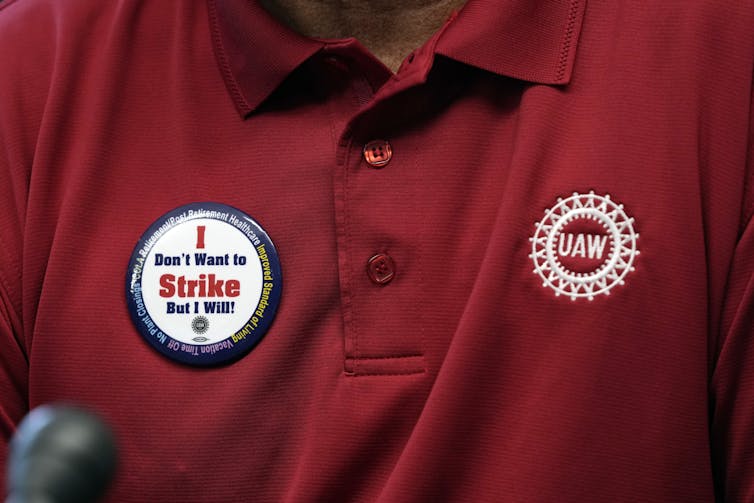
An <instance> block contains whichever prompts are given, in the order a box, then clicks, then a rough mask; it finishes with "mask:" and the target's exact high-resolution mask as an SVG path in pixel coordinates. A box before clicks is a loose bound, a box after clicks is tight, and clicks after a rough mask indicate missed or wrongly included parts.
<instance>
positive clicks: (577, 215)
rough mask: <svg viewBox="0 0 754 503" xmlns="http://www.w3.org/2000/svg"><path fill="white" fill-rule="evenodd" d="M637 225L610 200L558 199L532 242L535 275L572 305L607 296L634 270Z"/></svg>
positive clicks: (592, 196) (591, 197)
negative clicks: (573, 302) (571, 302)
mask: <svg viewBox="0 0 754 503" xmlns="http://www.w3.org/2000/svg"><path fill="white" fill-rule="evenodd" d="M633 223H634V219H633V218H631V217H629V216H628V215H626V212H625V211H624V210H623V205H622V204H616V203H615V202H614V201H612V200H611V199H610V195H609V194H605V195H604V196H600V195H597V194H595V193H594V192H593V191H592V192H589V194H579V193H578V192H574V193H573V195H572V196H570V197H568V198H565V199H563V198H558V201H557V203H556V204H555V206H553V207H552V208H550V209H548V210H546V211H545V216H544V218H543V219H542V220H541V221H540V222H537V223H536V224H535V225H536V231H535V232H534V236H532V237H530V238H529V241H531V244H532V245H531V254H530V255H529V258H531V259H532V261H533V262H534V273H536V274H538V275H539V277H540V278H542V280H543V282H542V286H544V287H549V288H551V289H553V290H554V291H555V295H567V296H569V297H570V298H571V300H576V299H579V298H587V299H589V300H594V297H595V296H596V295H600V294H605V295H609V294H610V290H612V289H613V288H614V287H615V286H617V285H623V284H624V283H625V281H624V278H625V277H626V275H627V274H628V273H630V272H631V271H633V270H634V269H635V268H634V266H633V264H634V260H635V259H636V256H637V255H639V250H637V248H636V240H637V239H638V238H639V234H637V233H636V232H634V226H633Z"/></svg>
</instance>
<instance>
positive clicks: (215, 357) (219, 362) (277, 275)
mask: <svg viewBox="0 0 754 503" xmlns="http://www.w3.org/2000/svg"><path fill="white" fill-rule="evenodd" d="M200 209H201V210H207V211H219V212H226V213H232V214H234V215H235V216H236V217H237V218H239V219H240V220H243V221H246V222H248V223H249V225H250V226H251V227H252V230H253V231H254V234H255V235H256V236H257V237H258V238H259V240H260V244H264V245H265V251H266V252H267V258H268V260H269V262H270V271H271V273H272V277H273V278H274V279H275V280H276V283H275V284H274V287H273V289H272V291H271V292H270V294H269V300H268V305H267V307H266V308H265V316H264V317H263V318H261V319H260V320H259V323H258V325H257V326H256V327H255V328H254V332H253V333H252V334H249V335H247V336H246V337H245V338H244V339H242V340H241V341H238V342H236V343H233V344H234V345H233V347H232V348H230V349H228V350H221V351H216V352H215V353H212V352H206V353H201V352H200V354H199V355H198V357H196V356H191V355H190V354H189V353H187V352H184V351H173V350H172V349H168V342H169V341H175V342H177V343H179V344H180V343H181V341H178V340H177V339H175V338H173V337H171V336H170V335H169V334H168V333H166V332H165V331H164V330H162V328H160V327H159V326H158V325H157V322H155V321H154V320H152V323H154V326H155V327H156V328H157V329H158V331H159V332H158V333H160V334H163V335H164V336H165V342H160V341H159V338H158V337H156V336H155V335H154V334H150V333H149V330H148V329H147V328H146V326H145V325H144V323H143V320H142V316H143V315H142V316H139V314H138V312H139V305H138V302H137V301H136V291H135V286H136V285H138V292H139V293H140V292H141V288H142V285H141V279H142V277H141V274H139V278H137V279H135V278H134V276H135V271H134V268H135V266H136V265H137V262H138V258H139V256H140V253H139V251H140V250H142V249H143V248H144V246H145V244H146V243H147V242H148V241H149V240H150V238H151V237H152V236H154V235H155V234H156V233H157V231H158V230H159V229H160V228H161V227H163V226H164V225H165V224H166V223H169V222H170V219H171V218H177V217H179V216H181V215H182V214H183V213H185V212H187V211H188V210H200ZM202 218H212V217H207V216H206V215H203V214H198V215H196V216H192V217H188V218H185V219H182V221H181V222H179V223H178V224H182V223H185V222H189V221H191V220H197V219H202ZM221 221H222V220H221ZM225 223H227V222H225ZM178 224H176V225H178ZM228 225H230V226H231V227H235V226H233V225H232V224H230V223H228ZM173 227H174V226H173ZM170 228H172V227H170ZM170 228H169V229H167V230H165V231H164V232H163V234H165V233H167V231H168V230H170ZM235 228H236V230H238V231H239V232H243V231H241V230H240V229H238V228H237V227H235ZM245 237H246V238H247V239H248V236H245ZM159 239H160V238H159V237H158V238H157V239H155V240H154V242H153V243H152V245H151V246H149V248H148V249H147V251H146V253H145V255H144V258H145V259H146V257H147V256H148V255H149V251H150V250H151V248H152V247H153V246H154V245H155V244H156V243H157V241H159ZM250 242H251V245H252V247H253V248H254V249H255V250H256V248H257V246H258V245H254V243H253V242H252V241H251V240H250ZM142 268H143V266H142ZM263 283H264V281H263ZM282 289H283V276H282V268H281V264H280V259H279V257H278V252H277V248H276V247H275V244H274V243H273V241H272V239H271V238H270V236H269V234H267V231H265V230H264V228H263V227H262V226H261V225H260V224H259V223H258V222H257V221H256V220H255V219H253V218H252V217H251V216H250V215H248V214H247V213H246V212H244V211H242V210H240V209H238V208H236V207H234V206H230V205H228V204H224V203H217V202H212V201H207V202H193V203H189V204H185V205H182V206H179V207H177V208H174V209H172V210H170V211H168V212H167V213H164V214H163V215H161V216H160V217H158V218H157V219H156V220H155V221H154V222H153V223H152V224H151V225H150V226H149V227H148V228H147V230H146V231H144V232H143V233H142V234H141V237H140V238H139V240H138V241H137V242H136V245H135V246H134V249H133V252H132V253H131V257H130V259H129V262H128V269H127V270H126V303H127V306H128V311H129V315H130V318H131V322H132V323H133V326H134V328H135V329H136V331H137V332H138V333H139V335H141V338H142V339H143V340H145V341H146V342H147V343H148V345H149V346H150V347H152V348H154V349H155V350H157V352H159V353H160V354H161V355H163V356H165V357H166V358H167V359H168V360H170V361H174V362H179V363H183V364H186V365H190V366H192V367H218V366H223V365H228V364H231V363H234V362H236V361H238V360H240V359H241V358H243V357H244V356H246V355H247V354H249V353H250V352H251V350H252V349H254V348H255V347H256V346H257V345H258V344H259V343H260V342H261V340H262V339H264V337H265V336H266V335H267V332H268V330H269V328H270V326H271V325H272V323H273V321H274V320H275V317H276V315H277V311H278V307H279V304H280V299H281V297H282ZM259 300H261V295H260V299H259ZM142 306H143V310H144V312H145V313H146V314H149V311H148V310H147V309H146V306H144V305H143V302H142ZM258 307H259V301H257V305H256V306H255V307H254V309H253V310H252V311H251V312H252V313H254V312H255V311H256V310H257V308H258ZM252 316H253V314H252ZM150 320H151V316H150ZM250 320H251V317H250V318H249V320H247V323H249V321H250ZM231 337H232V335H229V336H228V337H226V338H225V339H223V340H222V341H217V342H213V343H212V344H195V345H196V346H198V347H201V346H211V345H213V344H218V343H222V342H224V341H227V340H229V339H231Z"/></svg>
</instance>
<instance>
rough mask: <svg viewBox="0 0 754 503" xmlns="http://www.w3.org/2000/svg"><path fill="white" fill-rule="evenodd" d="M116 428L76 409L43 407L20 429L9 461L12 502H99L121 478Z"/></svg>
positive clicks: (15, 437) (69, 407)
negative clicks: (118, 476)
mask: <svg viewBox="0 0 754 503" xmlns="http://www.w3.org/2000/svg"><path fill="white" fill-rule="evenodd" d="M116 457H117V450H116V447H115V439H114V437H113V433H112V431H111V430H110V428H108V427H107V425H105V423H103V422H102V421H101V420H100V419H99V418H98V417H97V416H95V415H94V414H92V413H91V412H87V411H85V410H82V409H80V408H76V407H72V406H62V405H58V406H53V405H43V406H40V407H37V408H36V409H34V410H32V411H31V412H30V413H29V414H28V415H27V416H26V417H25V418H24V420H23V421H21V424H20V425H19V427H18V430H17V431H16V434H15V435H14V437H13V439H12V440H11V443H10V453H9V457H8V474H7V475H8V494H9V495H10V497H9V499H8V502H13V503H15V502H18V503H21V502H23V503H32V502H34V503H36V502H40V503H41V502H49V503H69V502H70V503H88V502H94V501H96V500H97V498H99V497H100V496H101V495H102V494H103V493H104V491H105V489H106V488H107V485H108V484H109V482H110V480H111V479H112V477H113V475H114V474H115V466H116Z"/></svg>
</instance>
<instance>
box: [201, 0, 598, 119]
mask: <svg viewBox="0 0 754 503" xmlns="http://www.w3.org/2000/svg"><path fill="white" fill-rule="evenodd" d="M207 1H208V7H209V18H210V29H211V33H212V43H213V45H214V50H215V55H216V57H217V61H218V65H219V66H220V70H221V72H222V75H223V78H224V80H225V84H226V86H227V88H228V91H229V93H230V95H231V97H232V99H233V101H234V103H235V105H236V107H237V109H238V112H239V113H240V114H241V115H242V116H243V117H245V116H247V115H248V114H249V113H250V112H252V111H254V110H255V109H256V108H257V107H258V106H259V105H260V104H261V103H262V102H263V101H264V100H265V99H266V98H267V97H268V96H269V95H270V94H272V92H273V91H274V90H275V89H276V88H277V87H278V86H279V85H280V84H281V83H282V82H283V80H285V78H286V77H287V76H288V75H289V74H290V73H291V72H293V70H295V69H296V68H297V67H298V66H299V65H301V64H302V63H303V62H304V61H306V60H307V59H309V58H310V57H311V56H312V55H314V54H315V53H317V52H318V51H320V50H321V49H322V48H323V47H325V45H327V42H326V41H324V40H318V39H313V38H308V37H305V36H302V35H299V34H298V33H296V32H294V31H293V30H291V29H289V28H287V27H285V26H283V25H282V24H281V23H279V22H278V21H276V20H275V19H274V18H273V17H272V16H271V15H270V14H269V13H268V12H267V11H266V10H265V9H264V8H263V7H262V6H261V5H259V3H258V2H257V1H256V0H207ZM585 3H586V0H468V2H467V3H466V5H465V6H464V7H463V8H462V9H461V10H460V11H459V12H458V13H457V14H455V15H454V18H453V20H452V22H451V23H450V24H449V25H447V26H446V29H445V30H444V31H443V32H442V33H441V35H440V37H439V39H438V40H437V43H436V45H435V48H434V50H435V53H437V54H441V55H443V56H445V57H448V58H451V59H454V60H456V61H459V62H461V63H465V64H468V65H472V66H475V67H478V68H481V69H484V70H486V71H489V72H493V73H497V74H500V75H505V76H508V77H512V78H516V79H520V80H526V81H529V82H533V83H539V84H555V85H557V84H561V85H562V84H567V83H568V82H569V81H570V79H571V74H572V71H573V63H574V60H575V55H576V46H577V43H578V38H579V32H580V30H581V22H582V19H583V15H584V10H585Z"/></svg>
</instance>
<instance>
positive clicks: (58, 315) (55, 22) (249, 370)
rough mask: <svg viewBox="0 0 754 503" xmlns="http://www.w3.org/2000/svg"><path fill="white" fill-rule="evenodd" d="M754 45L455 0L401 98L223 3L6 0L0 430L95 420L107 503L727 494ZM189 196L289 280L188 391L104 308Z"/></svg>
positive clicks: (692, 19)
mask: <svg viewBox="0 0 754 503" xmlns="http://www.w3.org/2000/svg"><path fill="white" fill-rule="evenodd" d="M365 22H368V21H365ZM752 26H754V7H753V6H752V4H751V2H742V1H740V0H724V1H723V0H693V1H689V0H683V1H680V0H679V1H675V0H673V1H648V2H629V1H622V0H604V1H592V2H589V3H588V5H587V4H586V2H585V1H584V0H551V1H546V2H531V1H527V0H497V1H492V0H470V1H469V2H468V4H467V5H466V6H465V7H464V8H463V9H462V10H461V11H460V12H459V13H457V14H456V15H454V16H452V17H451V19H450V20H449V22H448V23H447V24H446V25H445V27H444V28H443V29H442V30H441V31H440V32H439V33H437V34H436V35H435V36H434V37H433V38H432V39H431V40H430V41H428V42H427V43H426V44H425V45H424V46H423V47H421V48H419V49H417V50H416V51H415V52H414V53H413V54H411V55H410V56H409V57H408V58H407V59H406V61H405V62H404V64H403V66H402V67H401V69H400V71H399V72H398V73H397V74H395V75H393V74H392V73H391V72H390V71H388V70H387V69H386V68H385V67H384V66H382V65H381V64H380V63H379V62H378V61H376V60H375V59H374V58H373V57H372V56H371V55H370V54H369V53H368V52H367V51H366V50H365V49H364V48H363V47H362V46H361V45H360V44H359V43H358V42H357V41H355V40H350V39H349V40H313V39H307V38H304V37H301V36H299V35H297V34H295V33H293V32H291V31H290V30H288V29H287V28H285V27H283V26H282V25H280V24H279V23H277V22H276V21H274V20H273V19H272V18H271V17H270V16H269V15H268V14H267V13H266V12H264V11H263V10H262V8H261V7H259V6H258V5H257V4H256V3H255V2H252V1H247V0H210V1H209V2H202V1H198V0H196V1H193V2H188V1H159V2H134V1H122V2H99V1H95V0H75V1H69V2H48V1H43V0H15V1H13V0H9V1H8V0H6V2H4V3H3V4H2V6H1V7H0V187H3V189H4V190H3V192H4V196H3V197H2V199H0V236H2V237H1V238H0V239H1V240H2V246H0V344H1V345H2V347H1V351H0V404H1V405H0V407H1V408H0V428H2V432H3V436H4V438H6V439H7V438H8V437H9V436H10V435H11V434H12V433H13V431H14V428H15V425H16V424H17V423H18V421H19V420H20V419H21V418H22V416H23V415H24V414H25V412H26V411H27V410H29V408H32V407H34V406H36V405H39V404H42V403H47V402H52V401H58V400H68V401H75V402H77V403H80V404H83V405H85V406H87V407H90V408H92V409H94V410H96V411H98V412H99V413H101V414H102V416H104V418H105V419H107V421H109V422H110V423H111V424H112V426H113V428H114V430H115V432H116V434H117V436H118V439H119V442H120V450H121V461H120V471H119V473H118V476H117V480H116V482H115V485H114V487H113V488H112V491H111V495H110V501H113V502H128V501H133V502H144V501H181V502H209V501H217V502H224V501H275V502H277V501H290V502H294V501H296V502H298V501H380V502H386V503H387V502H391V503H392V502H419V501H542V502H550V501H569V502H571V501H572V502H583V501H684V502H691V501H699V502H709V501H712V500H713V499H714V498H715V497H717V498H718V500H719V501H751V500H752V499H754V447H753V446H754V342H753V341H752V336H754V329H753V328H752V324H753V323H754V276H752V270H753V269H754V228H752V226H751V224H750V223H749V221H750V218H751V214H752V209H753V208H754V193H753V191H754V184H753V183H752V182H753V180H752V173H751V167H752V142H753V141H754V140H753V137H752V131H751V129H750V124H751V122H750V121H751V117H752V115H751V96H752V94H751V89H752V68H753V66H752V62H754V31H753V30H752V29H751V27H752ZM365 146H367V147H368V148H366V149H365ZM386 161H387V162H386ZM197 202H211V203H214V204H216V205H218V206H213V207H217V208H226V206H225V205H227V206H228V207H232V208H235V209H237V210H238V211H240V212H242V213H243V214H245V215H248V216H249V217H250V218H251V219H253V221H254V222H256V223H257V224H259V226H260V228H261V229H263V230H264V231H265V232H266V233H267V234H268V235H269V238H270V240H271V242H273V243H274V247H275V250H276V253H277V256H278V259H279V264H280V268H281V280H282V295H281V297H280V299H279V302H275V304H276V306H275V307H276V309H277V314H276V315H275V319H274V321H272V323H271V324H270V325H269V327H268V328H267V330H266V333H265V334H264V337H263V338H261V341H259V342H258V344H256V345H254V347H253V348H249V351H248V352H245V353H244V354H243V355H242V356H239V357H238V358H236V359H235V360H233V361H231V362H228V363H225V364H223V365H214V366H209V367H204V368H202V367H197V366H195V365H192V364H190V363H191V362H189V364H187V363H183V362H177V361H175V359H174V358H173V357H172V356H171V355H170V354H167V355H166V354H164V353H162V352H160V351H158V350H156V349H155V347H158V346H159V344H158V343H156V342H155V340H154V339H149V334H148V330H147V335H144V330H143V328H144V327H142V326H141V325H139V324H138V320H135V319H132V315H131V313H130V312H129V307H128V306H129V302H132V301H133V299H131V298H130V297H129V292H128V291H127V290H124V288H123V285H124V283H125V282H126V281H127V276H128V275H129V274H130V273H131V272H132V269H129V260H131V259H132V257H134V256H135V255H134V253H135V252H134V250H135V246H137V243H141V242H142V241H140V239H141V240H144V239H145V238H148V237H149V232H148V229H150V226H153V225H156V224H159V223H160V222H161V220H160V219H161V216H162V215H165V214H168V213H169V212H171V211H173V210H176V209H178V210H180V211H184V210H185V208H189V207H191V206H190V205H191V204H193V203H197ZM180 211H179V213H175V215H178V217H180V215H181V214H182V213H180ZM218 214H219V215H222V214H223V213H222V212H219V213H218ZM218 225H224V224H218ZM178 228H180V229H185V228H187V227H178ZM239 228H240V227H239ZM192 229H193V227H192ZM208 229H209V227H208ZM155 232H156V233H155V234H153V236H154V237H155V238H156V237H157V235H158V234H157V233H159V232H162V231H159V229H158V230H157V231H155ZM197 232H199V231H198V230H197ZM208 232H209V231H208ZM208 236H209V235H208ZM184 237H185V236H184ZM166 239H167V238H166ZM186 239H188V238H186ZM250 239H251V238H250ZM187 243H188V241H187ZM190 243H191V244H190V246H192V247H193V246H196V248H199V244H200V243H201V244H203V242H201V240H200V239H199V234H197V239H196V245H194V244H193V243H194V241H193V237H192V238H191V242H190ZM148 244H149V242H148ZM187 246H189V245H188V244H187ZM136 256H138V254H137V255H136ZM165 256H166V257H170V255H167V254H166V255H165ZM175 256H176V257H179V256H180V255H178V254H177V253H176V254H175ZM260 257H261V255H260ZM160 260H162V259H160ZM218 260H220V261H222V260H223V259H222V255H218ZM260 260H262V259H260ZM260 263H261V264H262V265H263V264H264V261H263V260H262V261H261V262H260ZM152 266H154V267H157V266H156V262H155V263H154V264H151V265H150V267H152ZM260 267H261V266H260ZM260 270H261V269H260ZM186 274H188V273H186ZM176 277H177V276H176ZM186 277H188V276H186ZM144 281H147V280H146V279H145V280H144ZM171 281H172V280H169V281H167V282H166V283H165V284H163V285H162V287H163V288H162V289H161V290H159V291H160V292H169V293H170V294H174V293H175V292H177V291H181V292H182V293H183V294H184V295H186V296H191V295H193V293H191V292H194V290H192V288H194V287H189V286H186V285H189V284H188V283H186V282H184V284H182V286H180V287H179V286H178V282H177V281H178V280H177V279H176V280H175V282H171ZM187 281H188V280H187ZM192 281H199V280H198V279H196V280H192ZM198 284H199V283H195V284H194V286H196V285H198ZM166 285H167V286H166ZM233 285H235V284H233ZM152 286H154V285H152ZM215 286H216V285H215ZM215 286H210V287H209V288H210V289H211V290H212V291H213V292H215V291H216V292H220V291H221V290H216V289H215ZM197 288H199V287H197ZM233 288H234V287H232V288H231V289H230V290H222V291H223V292H225V293H226V294H228V296H232V294H233V293H234V292H235V293H237V292H236V291H235V290H234V289H233ZM154 291H157V290H156V289H154ZM199 291H200V290H196V292H199ZM165 295H168V294H167V293H166V294H165ZM218 295H219V293H218ZM199 297H202V295H200V294H199ZM204 297H206V295H205V296H204ZM192 300H193V299H192ZM201 300H207V299H206V298H202V299H201ZM187 302H188V300H187ZM223 302H224V300H223ZM255 302H256V301H255ZM177 305H179V306H182V304H177ZM192 305H193V304H191V303H189V305H188V307H187V309H188V308H191V306H192ZM218 305H219V304H218ZM259 305H261V304H259ZM228 306H230V304H228ZM174 307H175V306H174ZM234 307H235V306H234ZM239 308H245V307H244V306H240V307H239ZM218 309H219V308H218ZM137 310H138V307H137ZM168 314H170V313H168ZM250 319H251V318H250ZM205 322H206V320H205ZM192 326H193V327H194V329H195V332H197V333H200V332H201V330H204V329H206V326H205V325H202V324H200V325H196V324H194V325H192ZM163 328H164V327H163ZM239 333H240V332H239ZM153 346H155V347H153ZM200 346H201V344H200ZM186 354H187V355H189V356H187V358H188V357H190V354H189V352H187V353H186ZM4 451H5V449H4V448H3V452H4ZM4 457H5V455H4V453H3V456H2V458H4Z"/></svg>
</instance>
